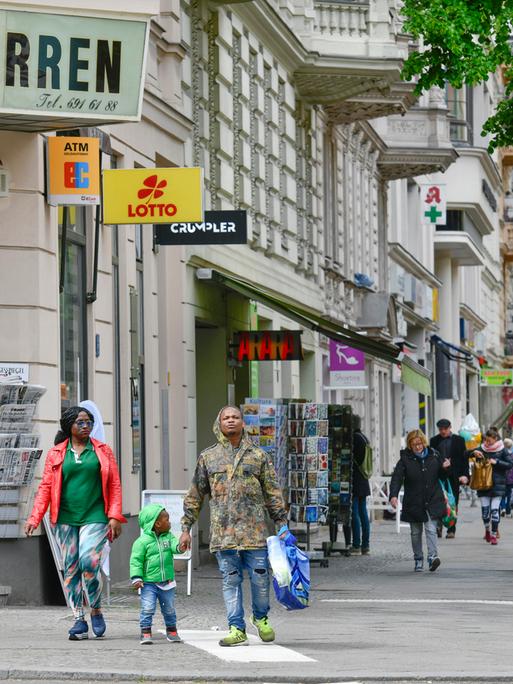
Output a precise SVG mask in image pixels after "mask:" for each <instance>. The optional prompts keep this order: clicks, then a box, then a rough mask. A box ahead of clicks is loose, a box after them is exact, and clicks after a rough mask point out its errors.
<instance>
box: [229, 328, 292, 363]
mask: <svg viewBox="0 0 513 684" xmlns="http://www.w3.org/2000/svg"><path fill="white" fill-rule="evenodd" d="M231 346H232V347H233V348H234V353H235V356H236V358H237V361H297V360H301V359H302V358H303V349H302V347H301V331H300V330H244V331H242V332H238V333H235V335H234V344H233V345H231Z"/></svg>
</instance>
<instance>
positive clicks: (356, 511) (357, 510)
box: [351, 496, 370, 549]
mask: <svg viewBox="0 0 513 684" xmlns="http://www.w3.org/2000/svg"><path fill="white" fill-rule="evenodd" d="M351 525H352V528H353V546H354V547H355V548H358V549H359V548H360V546H361V547H362V549H368V548H369V540H370V522H369V514H368V513H367V497H366V496H353V516H352V520H351Z"/></svg>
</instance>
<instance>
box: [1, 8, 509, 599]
mask: <svg viewBox="0 0 513 684" xmlns="http://www.w3.org/2000/svg"><path fill="white" fill-rule="evenodd" d="M2 11H6V12H13V11H17V12H18V11H24V12H27V13H28V12H30V13H36V14H37V13H45V12H51V13H53V14H56V15H58V14H64V15H68V16H69V15H70V14H73V15H74V16H77V17H78V19H77V21H78V20H79V19H80V17H94V18H98V19H104V20H111V19H113V18H116V19H117V20H120V19H123V18H124V19H125V20H127V21H129V20H133V21H135V20H140V21H144V22H148V48H147V53H146V61H145V70H144V88H143V92H142V101H141V102H142V108H141V112H140V117H139V119H140V120H136V119H134V120H130V121H123V120H118V119H116V117H115V116H114V115H113V117H112V120H111V121H105V120H100V121H99V120H97V119H95V118H94V116H91V117H90V118H89V119H88V118H87V117H82V118H81V119H80V121H79V122H78V123H79V124H80V125H77V122H76V120H74V119H73V118H72V117H70V118H69V119H67V120H66V118H65V117H64V119H63V120H61V121H60V123H59V125H57V121H56V118H55V117H53V118H52V117H50V116H49V117H48V121H47V122H46V123H42V124H41V123H39V124H38V126H36V125H35V123H34V122H35V121H38V122H40V119H38V118H37V116H36V115H32V118H31V117H30V116H28V117H27V116H25V118H24V117H23V116H22V115H21V114H20V113H18V114H16V113H15V114H13V115H12V117H11V120H10V123H9V126H8V127H7V125H6V124H5V120H4V125H2V118H1V117H2V114H0V129H3V130H0V159H1V167H0V171H2V170H4V171H5V175H4V177H5V178H7V177H8V183H7V187H6V192H5V196H2V197H0V225H1V238H0V260H1V265H2V272H3V273H4V274H6V276H5V282H6V283H8V286H7V287H5V288H3V291H2V295H1V297H2V299H1V302H0V312H1V313H0V315H1V317H2V326H1V327H0V329H1V330H2V333H0V350H1V354H2V359H3V361H4V362H8V361H12V362H17V363H27V364H29V368H30V381H31V382H37V383H40V384H42V385H44V386H45V387H47V390H48V391H47V393H46V394H45V396H44V397H43V399H42V400H41V403H40V406H39V409H38V414H37V416H36V418H37V424H38V429H39V431H40V433H41V437H42V440H41V443H42V445H50V444H51V443H52V441H53V437H54V434H55V432H56V429H57V422H58V418H59V415H60V411H61V408H62V407H65V406H70V405H73V404H75V403H77V402H78V401H81V400H83V399H91V400H93V401H95V402H96V404H97V405H98V406H99V408H100V410H101V412H102V415H103V418H104V422H105V426H106V435H107V441H108V442H109V443H111V444H112V445H113V446H114V449H115V452H116V454H117V457H118V460H119V463H120V470H121V478H122V485H123V495H124V510H125V511H126V514H127V516H128V517H129V524H128V525H127V526H126V533H125V534H124V535H123V537H122V538H121V539H122V541H121V542H120V543H119V544H116V545H114V548H113V562H112V567H113V574H114V577H115V578H119V579H121V578H123V577H125V576H126V574H127V569H126V557H127V550H128V547H129V545H130V543H131V541H132V540H133V538H134V537H135V536H136V534H137V531H138V530H137V521H136V517H135V516H136V514H137V512H138V510H139V507H140V493H141V491H142V490H143V489H178V490H181V489H185V488H186V487H187V485H188V483H189V481H190V478H191V476H192V472H193V469H194V465H195V462H196V459H197V455H198V453H199V451H200V450H201V449H202V448H204V447H206V446H208V445H209V444H211V443H212V441H213V435H212V431H211V427H212V423H213V420H214V418H215V416H216V414H217V411H218V410H219V408H220V407H221V406H223V405H225V404H227V403H241V402H242V401H243V400H244V398H245V397H248V396H262V397H274V398H283V399H289V398H303V399H309V400H313V401H326V402H331V403H350V404H351V405H352V406H353V409H354V410H355V411H356V412H357V413H359V414H360V415H362V416H363V418H364V428H365V432H366V433H367V434H368V435H369V437H370V439H371V441H372V443H373V445H374V446H375V453H376V472H379V473H389V472H390V470H391V468H392V466H393V463H394V462H395V459H396V456H397V453H398V449H399V447H400V445H401V443H402V440H403V438H404V433H405V430H408V429H410V428H411V427H414V426H417V425H421V426H423V427H424V426H425V427H426V429H428V428H429V421H431V424H432V422H433V418H434V417H435V416H439V415H440V414H441V413H444V415H445V414H447V416H448V417H450V418H452V419H453V420H454V423H455V425H456V426H457V423H458V419H459V418H460V417H461V416H462V415H463V414H464V413H465V412H466V410H467V409H469V408H470V409H472V411H473V412H474V411H478V410H479V406H478V403H479V402H478V399H476V397H477V396H478V393H477V380H474V379H473V376H472V378H470V379H469V377H470V375H471V374H472V373H474V375H475V372H474V370H472V368H471V367H470V363H469V364H467V363H463V364H462V363H461V362H459V363H458V368H459V369H460V370H459V373H460V375H459V381H458V382H459V385H458V388H459V390H460V394H459V395H458V397H456V391H455V392H454V395H453V398H452V399H450V400H447V399H442V398H439V399H435V400H431V399H429V398H428V396H427V394H428V393H427V392H426V391H425V387H426V385H425V383H424V384H423V385H422V387H423V388H424V389H423V390H422V391H420V390H419V387H420V385H419V384H418V382H412V381H411V380H410V384H409V385H407V384H405V382H404V378H402V377H401V374H400V370H399V368H398V366H397V364H394V363H392V362H391V356H390V349H397V351H398V352H399V350H401V351H402V352H403V353H404V355H405V356H409V357H410V359H411V361H412V362H414V363H413V367H415V364H418V365H420V366H425V367H426V368H427V369H430V368H433V367H434V363H433V357H434V355H435V344H434V342H433V341H432V338H433V335H438V336H439V337H440V338H442V339H443V340H445V341H446V342H449V343H451V344H453V345H455V346H456V347H461V346H462V345H463V346H464V347H465V349H466V350H467V351H468V350H472V351H475V352H476V353H477V352H479V351H480V348H479V345H478V342H477V341H476V340H474V339H470V338H469V339H466V338H465V339H462V337H461V334H460V319H464V320H466V321H467V322H468V323H469V324H472V326H474V327H473V330H475V331H480V330H485V331H486V333H487V337H486V340H485V338H484V337H482V338H481V339H482V340H483V341H482V342H481V344H483V345H486V351H487V354H488V355H490V356H492V354H496V355H497V358H498V356H500V354H499V350H498V347H497V344H498V342H497V340H496V337H497V336H498V335H500V320H499V323H497V322H496V319H495V318H494V316H493V313H492V312H493V308H492V307H493V306H495V301H496V300H495V297H496V292H497V288H498V287H500V285H499V284H500V282H501V279H500V272H498V271H497V268H496V266H497V263H498V262H496V261H495V259H496V258H498V252H497V250H496V248H498V232H497V231H498V222H497V220H496V216H495V215H494V212H493V210H492V208H491V207H490V206H489V199H490V197H491V196H492V195H493V196H497V195H498V194H500V189H499V186H498V182H499V181H498V176H497V175H496V171H495V166H494V163H493V160H491V159H490V157H489V156H488V155H487V153H486V151H485V150H484V148H478V147H474V146H473V145H474V144H476V145H477V143H472V144H469V145H464V146H463V147H461V148H460V146H456V145H455V142H456V141H455V140H454V135H451V130H453V128H454V124H453V123H451V122H453V120H454V115H453V113H452V111H451V106H452V105H451V101H449V100H448V99H447V98H446V96H445V94H444V93H441V92H438V91H436V92H435V91H434V92H432V93H428V94H426V95H424V96H422V98H421V99H420V100H418V99H417V98H416V97H415V96H414V95H413V85H412V84H407V83H404V82H401V81H400V71H401V66H402V63H403V61H404V59H405V57H406V56H407V50H408V38H407V36H404V35H403V34H402V33H401V23H400V18H399V15H398V9H397V7H396V3H395V1H394V0H369V2H363V3H358V4H357V5H355V4H354V3H352V2H337V3H326V2H323V1H321V0H317V1H316V0H311V1H309V2H305V3H299V2H292V3H289V4H283V3H277V2H274V1H272V0H271V1H264V0H257V1H256V2H242V3H235V4H230V5H224V4H223V3H217V4H216V5H211V4H208V3H206V2H203V1H202V0H191V1H190V2H188V1H186V0H184V1H183V2H182V3H179V2H178V0H161V1H160V3H159V2H157V1H156V0H154V1H150V0H147V2H141V3H138V9H137V11H130V12H127V10H126V7H123V6H122V3H119V2H115V1H114V0H111V1H110V2H102V3H99V2H97V3H92V4H91V3H88V4H87V7H86V6H85V5H83V3H81V2H79V1H78V0H77V1H76V2H62V3H61V4H60V6H59V3H54V4H52V7H51V10H50V9H49V8H48V3H46V2H42V1H41V2H35V1H34V2H31V3H25V2H0V12H2ZM98 38H101V36H100V35H98ZM46 54H47V57H49V56H50V53H49V52H47V53H46ZM82 54H84V53H82ZM15 74H16V78H19V77H21V76H20V74H19V73H18V72H17V71H16V69H15ZM52 74H53V72H52V71H51V69H50V67H48V70H47V76H48V78H50V76H51V75H52ZM475 97H476V98H479V97H484V95H483V93H478V92H477V90H476V95H475ZM476 101H477V100H476ZM479 102H480V100H479ZM475 111H477V104H476V109H475ZM451 116H452V118H451ZM27 122H28V123H27ZM459 122H460V120H459V119H458V125H459ZM477 124H478V122H476V126H477ZM451 126H452V127H453V128H451ZM93 127H94V131H93V134H94V135H97V136H99V137H100V140H101V145H102V149H103V155H102V160H103V161H102V164H103V167H104V168H126V169H130V168H154V167H156V168H162V167H173V166H178V167H180V166H199V167H201V168H202V169H203V170H204V194H205V208H206V209H207V210H220V211H222V210H231V209H240V210H245V211H246V212H247V217H248V243H247V244H246V245H233V246H232V245H223V246H213V245H210V246H181V247H166V246H163V245H161V246H159V245H157V244H155V243H154V235H153V230H152V226H151V225H129V226H128V225H127V226H125V225H119V226H101V228H100V229H99V231H98V233H97V231H96V226H95V221H94V218H95V217H94V210H93V209H92V208H90V207H72V208H71V209H70V210H69V212H68V214H67V216H68V218H69V225H67V226H66V227H64V226H63V222H64V216H65V214H64V212H63V209H62V207H61V208H56V207H50V206H49V205H48V203H47V202H46V199H45V192H46V188H45V163H44V155H45V146H46V140H47V138H48V137H49V136H53V135H55V134H56V129H64V130H67V129H71V130H73V131H74V132H78V133H80V132H82V134H83V132H84V131H86V130H88V131H91V129H92V128H93ZM458 130H459V129H458ZM476 130H477V129H476ZM476 140H477V138H476ZM484 144H485V143H484ZM455 149H457V151H455ZM463 164H464V165H465V167H464V170H463V173H465V174H467V175H468V177H469V179H470V178H472V183H473V185H472V187H470V183H467V182H462V180H461V175H460V174H459V173H454V175H453V176H450V175H448V174H451V173H453V171H452V170H453V169H456V167H458V168H460V169H461V167H462V165H463ZM458 165H459V166H458ZM447 169H448V171H447V172H446V170H447ZM444 172H446V173H444ZM7 174H8V175H7ZM440 178H443V182H445V183H446V184H447V188H448V207H449V213H448V216H449V217H450V218H451V221H460V223H459V224H458V225H460V228H454V230H453V227H454V224H452V223H451V224H449V219H448V224H447V226H446V227H445V228H447V231H445V232H444V231H442V230H435V229H433V228H432V227H430V226H427V227H426V226H425V225H423V224H421V220H420V187H421V185H422V183H424V182H428V183H430V182H435V181H437V180H439V179H440ZM482 179H484V180H486V183H487V186H488V190H489V191H490V192H488V190H487V191H486V193H485V192H484V191H483V190H482V188H484V185H482V184H481V180H482ZM451 193H452V194H451ZM465 193H467V195H466V194H465ZM490 193H491V195H490ZM451 212H453V213H452V214H451ZM458 212H459V214H458V216H459V218H457V217H456V214H457V213H458ZM453 215H454V216H453ZM454 233H456V235H454ZM63 234H66V239H65V246H64V250H63V248H62V247H63V242H62V240H63V238H62V236H63ZM476 243H477V244H476ZM96 245H98V270H97V286H96V290H95V288H94V283H95V280H94V272H95V268H94V266H95V259H94V255H95V248H96ZM63 251H64V258H61V257H62V252H63ZM499 271H500V269H499ZM467 273H468V276H467ZM21 274H23V278H20V275H21ZM476 279H478V281H479V284H478V285H476ZM60 284H62V285H63V288H62V292H60V291H59V285H60ZM473 297H474V298H473ZM437 302H438V307H437ZM498 313H499V312H498ZM316 316H317V317H320V318H322V321H324V324H325V327H322V325H319V320H318V319H317V318H316ZM314 323H315V324H314ZM496 323H497V324H496ZM461 325H462V324H461ZM326 326H327V327H326ZM330 326H331V327H330ZM249 329H252V330H255V329H258V330H261V331H264V330H301V331H302V346H303V351H304V358H303V359H302V360H297V361H266V362H262V363H252V364H249V365H248V364H241V363H239V362H237V360H236V359H234V358H233V356H232V355H231V353H230V344H231V343H232V341H233V336H234V333H236V332H238V331H241V330H249ZM328 329H330V330H335V331H337V334H340V335H342V336H343V335H350V334H353V335H354V334H357V333H359V334H363V335H364V340H366V351H367V352H368V353H367V357H366V371H365V372H366V385H367V389H354V390H348V389H345V390H340V389H335V388H332V387H331V386H330V382H329V360H328V335H327V334H326V332H327V330H328ZM462 329H465V330H468V329H469V328H468V326H467V328H464V326H463V325H462ZM348 339H349V338H348ZM470 356H471V355H469V358H470ZM465 358H467V357H465ZM417 368H418V366H417ZM414 375H415V371H414ZM428 375H429V373H426V377H428ZM421 377H422V376H421ZM433 390H434V392H435V394H434V397H436V396H437V395H436V391H437V388H436V386H434V383H433ZM419 391H420V394H419ZM442 402H446V403H442ZM41 465H42V464H41ZM40 475H41V468H39V469H38V471H37V473H36V478H35V481H34V483H33V485H32V486H31V487H28V488H25V489H24V490H22V492H21V502H20V505H19V520H20V538H18V539H11V540H0V544H2V551H3V550H4V549H5V552H6V553H5V556H4V557H5V558H7V559H8V571H7V577H0V580H1V581H2V582H3V583H11V584H13V586H15V585H16V586H15V590H14V596H13V598H15V600H17V601H23V600H30V601H36V600H44V598H45V596H44V587H45V576H44V573H43V572H41V576H40V578H39V581H38V582H32V583H31V586H33V590H32V594H31V595H30V596H25V597H23V596H22V595H21V593H20V591H19V590H18V589H17V588H16V587H17V586H18V585H19V584H20V583H19V582H18V580H17V579H15V573H14V571H13V569H14V568H16V567H17V566H18V565H19V561H20V558H24V559H31V561H30V563H31V565H32V567H37V566H38V565H37V564H38V563H39V565H40V566H41V567H46V566H45V564H46V565H48V552H47V549H46V547H45V545H44V541H42V540H40V539H39V540H38V539H31V540H25V539H22V538H21V522H22V521H23V519H24V518H25V517H26V514H27V511H28V510H29V509H30V506H31V504H32V500H33V496H34V493H35V488H36V486H37V484H38V481H39V477H40ZM206 516H207V513H206V512H205V514H204V515H203V516H202V520H201V523H200V527H199V535H198V539H197V541H198V546H199V548H200V550H201V549H202V548H204V547H205V546H206V545H207V543H208V532H207V518H206ZM20 579H21V580H23V578H20Z"/></svg>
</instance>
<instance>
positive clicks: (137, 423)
mask: <svg viewBox="0 0 513 684" xmlns="http://www.w3.org/2000/svg"><path fill="white" fill-rule="evenodd" d="M135 253H136V284H137V287H136V288H134V287H131V288H130V342H131V344H130V346H131V372H130V388H131V413H132V421H131V424H132V472H139V474H140V486H141V489H145V488H146V450H145V435H144V424H145V423H144V421H145V397H144V271H143V227H142V226H140V225H139V226H136V227H135Z"/></svg>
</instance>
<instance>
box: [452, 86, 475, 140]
mask: <svg viewBox="0 0 513 684" xmlns="http://www.w3.org/2000/svg"><path fill="white" fill-rule="evenodd" d="M446 99H447V107H448V109H449V122H450V123H449V127H450V138H451V140H452V141H453V142H456V143H469V144H472V120H471V114H472V107H471V103H472V99H471V91H469V89H467V88H466V87H463V88H459V89H456V88H453V86H451V85H449V84H447V86H446Z"/></svg>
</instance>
